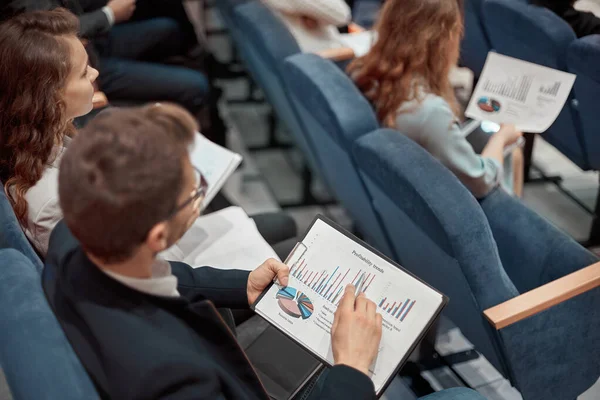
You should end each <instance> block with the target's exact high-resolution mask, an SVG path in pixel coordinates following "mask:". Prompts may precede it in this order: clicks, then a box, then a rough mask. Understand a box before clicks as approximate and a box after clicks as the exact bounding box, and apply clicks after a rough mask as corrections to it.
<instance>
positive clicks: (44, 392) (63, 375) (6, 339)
mask: <svg viewBox="0 0 600 400" xmlns="http://www.w3.org/2000/svg"><path fill="white" fill-rule="evenodd" d="M0 265H1V266H2V268H0V364H1V365H2V368H3V369H4V373H5V375H6V380H7V382H8V386H9V387H10V390H11V393H12V397H13V398H14V399H15V400H18V399H73V400H75V399H97V398H98V397H99V396H98V394H97V393H96V390H95V389H94V385H93V384H92V382H91V380H90V378H89V377H88V375H87V374H86V372H85V370H84V368H83V366H82V365H81V363H80V362H79V359H78V358H77V356H76V355H75V352H74V351H73V349H72V347H71V345H70V344H69V342H68V341H67V338H66V336H65V335H64V333H63V331H62V329H61V327H60V325H59V323H58V321H57V320H56V318H55V317H54V314H53V313H52V310H51V309H50V306H49V305H48V302H47V301H46V297H45V296H44V292H43V290H42V284H41V280H40V273H39V271H38V269H37V268H36V267H35V266H34V265H33V264H32V263H31V261H30V260H29V259H28V258H27V257H25V256H24V255H23V254H21V253H19V252H18V251H16V250H14V249H3V250H0Z"/></svg>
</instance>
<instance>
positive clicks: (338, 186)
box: [283, 54, 393, 257]
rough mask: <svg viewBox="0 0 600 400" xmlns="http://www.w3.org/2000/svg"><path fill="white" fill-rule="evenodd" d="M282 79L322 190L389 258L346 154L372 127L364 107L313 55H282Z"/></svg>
mask: <svg viewBox="0 0 600 400" xmlns="http://www.w3.org/2000/svg"><path fill="white" fill-rule="evenodd" d="M283 76H284V77H285V82H286V84H287V88H288V93H289V97H290V98H291V100H292V105H293V106H294V107H295V109H296V111H297V113H298V116H299V117H300V118H301V120H302V124H303V126H304V128H305V129H304V134H305V135H307V137H308V139H309V142H310V143H312V144H314V146H312V147H311V150H312V151H313V152H314V155H315V157H316V158H317V160H318V163H319V164H320V165H321V166H322V170H321V173H322V175H323V177H324V178H325V181H326V182H327V184H328V187H330V188H331V190H332V191H333V192H334V194H335V196H336V198H337V199H338V200H339V201H340V202H341V203H342V204H343V205H344V208H345V209H346V210H348V212H349V213H350V216H351V217H352V219H353V220H354V221H355V223H356V224H357V226H358V228H359V229H360V232H361V233H362V234H363V235H364V236H365V239H366V241H367V242H369V243H370V244H372V245H373V246H374V247H375V248H377V249H378V250H379V251H381V252H383V253H384V254H386V255H388V256H391V257H393V253H392V251H391V247H390V245H389V241H388V238H387V236H386V234H385V233H384V232H383V230H382V228H381V221H380V220H379V217H378V216H377V214H376V213H375V212H374V210H373V207H372V204H371V199H370V197H369V195H368V193H367V191H366V188H365V186H364V185H363V183H362V181H361V179H360V177H359V175H358V172H357V171H356V167H355V165H354V162H353V160H352V156H351V147H352V143H353V141H354V140H355V139H356V138H358V137H360V136H362V135H365V134H367V133H369V132H371V131H373V130H375V129H377V128H378V122H377V118H376V117H375V114H374V113H373V110H372V108H371V106H370V104H369V103H368V101H367V100H366V99H365V98H364V97H363V96H362V95H361V93H360V92H359V90H358V89H357V88H356V86H355V85H354V83H353V82H352V81H351V80H350V78H349V77H348V76H347V75H346V74H344V73H343V72H342V71H341V70H340V69H339V68H338V67H337V66H336V65H335V64H334V63H332V62H331V61H329V60H324V59H322V58H321V57H319V56H317V55H314V54H297V55H294V56H291V57H288V58H287V59H286V61H285V64H284V69H283Z"/></svg>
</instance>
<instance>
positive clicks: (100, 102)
mask: <svg viewBox="0 0 600 400" xmlns="http://www.w3.org/2000/svg"><path fill="white" fill-rule="evenodd" d="M92 105H93V107H94V110H95V109H97V108H102V107H106V106H107V105H108V99H107V98H106V95H105V94H104V93H103V92H94V97H92Z"/></svg>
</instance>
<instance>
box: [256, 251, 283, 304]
mask: <svg viewBox="0 0 600 400" xmlns="http://www.w3.org/2000/svg"><path fill="white" fill-rule="evenodd" d="M289 276H290V269H289V268H288V266H287V265H285V264H284V263H282V262H279V261H277V260H275V259H274V258H269V259H268V260H267V261H265V262H264V263H262V265H261V266H260V267H258V268H256V269H255V270H254V271H252V272H250V276H248V289H247V291H248V304H250V305H252V304H254V302H255V301H256V299H258V296H260V294H261V293H262V292H263V291H264V290H265V289H266V288H267V286H269V284H270V283H271V282H273V279H274V278H275V277H277V279H278V280H279V283H280V284H281V285H283V286H287V284H288V277H289Z"/></svg>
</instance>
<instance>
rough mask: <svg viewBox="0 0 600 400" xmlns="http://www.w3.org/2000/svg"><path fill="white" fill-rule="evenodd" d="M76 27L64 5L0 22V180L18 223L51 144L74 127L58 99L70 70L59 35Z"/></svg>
mask: <svg viewBox="0 0 600 400" xmlns="http://www.w3.org/2000/svg"><path fill="white" fill-rule="evenodd" d="M78 30H79V22H78V20H77V17H75V16H74V15H73V14H71V13H70V12H68V11H67V10H64V9H56V10H53V11H33V12H29V13H24V14H20V15H17V16H15V17H13V18H11V19H9V20H7V21H6V22H4V23H2V24H1V25H0V180H2V182H4V185H5V191H6V194H7V196H8V198H9V200H10V202H11V205H12V207H13V209H14V211H15V214H16V215H17V218H18V220H19V222H20V223H21V225H25V222H26V221H27V201H26V200H25V193H26V192H27V190H28V189H29V188H31V187H32V186H33V185H35V184H36V183H37V182H38V181H39V180H40V178H41V177H42V174H43V172H44V169H45V168H46V166H47V165H48V164H49V163H52V161H53V160H52V157H53V151H52V150H53V147H54V146H55V145H56V144H60V143H62V140H63V139H64V136H65V135H70V134H71V133H72V132H73V131H74V127H73V124H72V122H71V121H68V120H67V117H66V115H65V112H66V105H65V102H64V100H63V93H64V89H65V86H66V83H67V78H68V76H69V73H70V71H71V64H70V62H69V60H70V59H71V50H70V46H69V43H68V42H67V41H66V40H65V37H67V36H76V35H77V32H78Z"/></svg>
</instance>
